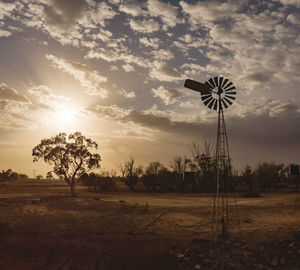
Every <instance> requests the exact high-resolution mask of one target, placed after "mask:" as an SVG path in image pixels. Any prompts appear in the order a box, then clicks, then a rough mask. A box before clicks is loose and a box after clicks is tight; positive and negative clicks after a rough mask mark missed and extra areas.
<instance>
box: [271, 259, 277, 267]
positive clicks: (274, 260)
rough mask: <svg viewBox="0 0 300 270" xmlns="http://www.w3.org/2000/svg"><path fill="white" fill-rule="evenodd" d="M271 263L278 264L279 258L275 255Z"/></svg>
mask: <svg viewBox="0 0 300 270" xmlns="http://www.w3.org/2000/svg"><path fill="white" fill-rule="evenodd" d="M271 264H272V265H274V266H276V265H277V264H278V258H277V257H274V258H273V259H272V260H271Z"/></svg>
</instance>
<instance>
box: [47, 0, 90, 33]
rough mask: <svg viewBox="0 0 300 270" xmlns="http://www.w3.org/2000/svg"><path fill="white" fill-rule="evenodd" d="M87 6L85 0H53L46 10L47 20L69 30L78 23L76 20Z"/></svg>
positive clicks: (53, 24) (50, 23)
mask: <svg viewBox="0 0 300 270" xmlns="http://www.w3.org/2000/svg"><path fill="white" fill-rule="evenodd" d="M86 6H87V3H86V1H85V0H53V2H52V5H51V7H50V8H48V9H47V10H45V14H46V22H47V23H48V24H49V25H52V26H55V27H58V28H60V29H62V30H69V29H70V28H72V27H73V26H74V25H76V20H77V19H79V18H80V17H81V16H82V15H83V10H84V9H85V7H86Z"/></svg>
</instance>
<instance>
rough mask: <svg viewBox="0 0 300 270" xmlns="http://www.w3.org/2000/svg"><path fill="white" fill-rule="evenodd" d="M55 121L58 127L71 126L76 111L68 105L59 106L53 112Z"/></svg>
mask: <svg viewBox="0 0 300 270" xmlns="http://www.w3.org/2000/svg"><path fill="white" fill-rule="evenodd" d="M54 118H55V121H56V122H57V124H60V125H67V126H70V125H73V124H74V123H75V120H76V110H75V108H73V107H72V106H70V105H66V104H64V105H61V106H59V107H58V108H57V110H56V111H55V116H54Z"/></svg>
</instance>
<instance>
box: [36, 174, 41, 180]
mask: <svg viewBox="0 0 300 270" xmlns="http://www.w3.org/2000/svg"><path fill="white" fill-rule="evenodd" d="M35 178H36V179H37V180H42V179H43V176H42V175H41V174H39V175H37V176H36V177H35Z"/></svg>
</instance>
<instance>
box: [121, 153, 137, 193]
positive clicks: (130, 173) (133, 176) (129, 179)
mask: <svg viewBox="0 0 300 270" xmlns="http://www.w3.org/2000/svg"><path fill="white" fill-rule="evenodd" d="M119 170H120V172H121V174H122V177H123V179H124V183H125V185H126V186H128V187H129V189H130V190H131V191H135V186H136V184H137V183H138V180H139V176H140V175H141V174H143V168H142V166H141V165H140V166H135V157H134V156H130V157H129V160H128V161H126V162H125V163H124V165H122V164H120V165H119Z"/></svg>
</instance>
